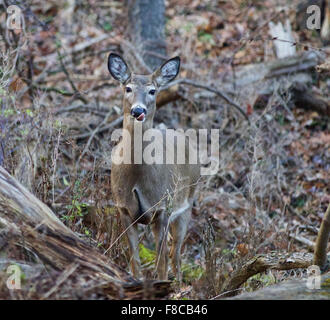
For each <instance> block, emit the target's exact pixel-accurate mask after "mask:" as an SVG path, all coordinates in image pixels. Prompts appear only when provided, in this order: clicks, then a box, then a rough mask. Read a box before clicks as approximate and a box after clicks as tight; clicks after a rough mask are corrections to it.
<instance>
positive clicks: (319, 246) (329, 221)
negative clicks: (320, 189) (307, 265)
mask: <svg viewBox="0 0 330 320" xmlns="http://www.w3.org/2000/svg"><path fill="white" fill-rule="evenodd" d="M329 235H330V204H329V206H328V209H327V211H326V212H325V214H324V217H323V220H322V223H321V227H320V231H319V233H318V235H317V240H316V245H315V251H314V264H316V265H318V266H319V267H320V269H321V270H325V269H327V267H328V261H327V247H328V243H329Z"/></svg>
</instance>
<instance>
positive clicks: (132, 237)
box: [119, 208, 141, 279]
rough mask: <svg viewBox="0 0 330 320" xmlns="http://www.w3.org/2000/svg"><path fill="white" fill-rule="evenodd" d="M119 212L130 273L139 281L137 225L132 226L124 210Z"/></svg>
mask: <svg viewBox="0 0 330 320" xmlns="http://www.w3.org/2000/svg"><path fill="white" fill-rule="evenodd" d="M119 212H120V219H121V222H122V224H123V226H124V229H125V230H126V235H127V239H128V245H129V251H130V264H131V269H132V273H133V276H134V277H135V278H138V279H139V278H141V262H140V256H139V234H138V230H137V224H136V223H135V224H132V219H131V217H130V216H129V214H128V211H127V210H126V209H123V208H120V209H119Z"/></svg>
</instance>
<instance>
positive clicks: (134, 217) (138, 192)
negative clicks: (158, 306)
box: [108, 53, 199, 281]
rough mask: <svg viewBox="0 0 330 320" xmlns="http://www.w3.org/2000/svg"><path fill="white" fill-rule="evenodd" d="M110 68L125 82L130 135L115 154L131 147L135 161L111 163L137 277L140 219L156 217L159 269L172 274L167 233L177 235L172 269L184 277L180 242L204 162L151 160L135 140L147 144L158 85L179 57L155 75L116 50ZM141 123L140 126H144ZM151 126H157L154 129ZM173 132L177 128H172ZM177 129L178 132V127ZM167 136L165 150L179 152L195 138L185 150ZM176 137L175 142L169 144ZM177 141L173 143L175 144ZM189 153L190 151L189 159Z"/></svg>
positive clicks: (176, 69)
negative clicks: (138, 70)
mask: <svg viewBox="0 0 330 320" xmlns="http://www.w3.org/2000/svg"><path fill="white" fill-rule="evenodd" d="M108 68H109V71H110V74H111V75H112V76H113V77H114V78H115V79H116V80H118V81H119V82H120V83H121V84H122V87H123V93H124V99H123V112H124V123H123V129H124V130H123V131H126V133H128V136H129V137H131V139H125V138H124V137H123V139H122V140H121V141H120V142H119V144H118V146H117V147H116V149H115V151H114V155H113V159H114V158H115V157H116V156H118V157H119V158H120V157H121V156H122V153H123V152H125V151H129V152H128V154H130V155H132V162H131V163H126V164H125V163H119V164H118V163H114V161H113V162H112V168H111V187H112V193H113V197H114V200H115V202H116V205H117V207H118V209H119V211H120V217H121V220H122V223H123V225H124V228H126V230H127V237H128V242H129V247H130V254H131V267H132V272H133V274H134V276H135V277H137V278H139V277H141V273H140V258H139V250H138V244H139V237H138V232H137V223H142V224H149V223H151V226H152V231H153V233H154V237H155V241H156V249H157V259H156V270H157V274H158V278H159V279H167V277H168V253H167V234H168V230H169V231H170V234H171V236H172V247H171V251H170V256H171V259H172V271H173V273H174V274H175V275H176V278H177V280H179V281H181V271H180V264H181V256H180V255H181V247H182V244H183V241H184V238H185V235H186V232H187V228H188V224H189V221H190V217H191V208H192V204H193V196H194V191H195V187H196V183H197V180H198V178H199V166H198V165H197V164H188V163H187V162H186V163H184V164H175V163H174V164H166V163H168V162H165V160H164V162H162V163H152V164H150V163H149V162H148V161H145V159H144V158H143V159H142V160H140V161H136V159H133V155H134V153H135V152H136V151H135V148H134V145H135V142H136V141H141V143H142V150H143V149H144V148H145V147H146V145H147V144H146V141H144V139H143V138H142V136H143V134H144V133H145V132H146V131H147V130H149V131H150V129H151V128H152V127H153V119H154V115H155V111H156V97H157V92H158V91H159V88H160V87H161V86H163V85H165V84H167V83H168V82H170V81H171V80H173V79H174V78H175V77H176V76H177V74H178V72H179V69H180V58H179V57H175V58H172V59H170V60H168V61H166V62H165V63H164V64H163V65H162V66H161V67H160V68H159V69H158V70H156V71H155V72H154V73H152V74H150V75H136V74H134V73H131V72H130V70H129V67H128V65H127V64H126V62H125V61H124V60H123V58H122V57H120V56H119V55H117V54H114V53H111V54H110V55H109V59H108ZM139 129H140V130H139ZM151 130H152V129H151ZM172 132H173V131H172ZM176 134H177V133H176ZM161 135H162V137H164V139H165V140H166V143H163V147H162V148H163V150H162V151H164V152H163V154H164V155H165V154H166V156H169V153H171V152H172V150H174V154H172V155H170V157H171V156H173V158H175V155H176V152H178V153H182V152H183V153H184V154H185V155H188V154H189V152H190V148H191V147H190V144H188V145H187V144H185V145H186V146H185V147H184V150H176V144H177V143H176V141H177V140H175V139H172V138H174V137H171V136H170V135H171V132H166V133H165V131H164V132H162V133H161ZM171 143H172V146H171V145H170V144H171ZM171 147H173V148H171ZM187 158H188V157H186V159H187Z"/></svg>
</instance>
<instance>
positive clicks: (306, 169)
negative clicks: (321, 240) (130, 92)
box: [0, 0, 330, 299]
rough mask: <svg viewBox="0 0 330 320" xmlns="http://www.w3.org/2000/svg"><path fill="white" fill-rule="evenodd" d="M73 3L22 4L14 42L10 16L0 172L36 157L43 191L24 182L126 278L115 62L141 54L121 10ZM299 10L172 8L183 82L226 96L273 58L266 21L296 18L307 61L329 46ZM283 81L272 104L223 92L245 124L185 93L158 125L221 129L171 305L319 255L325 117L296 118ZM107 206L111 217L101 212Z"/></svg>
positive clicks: (328, 144)
mask: <svg viewBox="0 0 330 320" xmlns="http://www.w3.org/2000/svg"><path fill="white" fill-rule="evenodd" d="M64 3H66V1H61V0H60V1H58V0H57V1H54V0H49V1H25V2H24V6H25V8H27V11H26V19H25V23H26V28H25V30H24V32H23V31H22V30H20V31H19V30H16V31H15V32H14V34H12V33H10V34H6V32H5V29H4V22H3V21H5V13H1V14H0V22H1V23H0V25H1V29H0V31H1V35H0V36H2V39H1V38H0V47H1V53H0V99H1V97H2V98H3V97H6V98H7V99H2V100H0V102H1V101H2V103H1V108H0V130H1V132H0V165H1V166H3V167H4V168H5V169H6V170H8V171H9V172H10V173H11V174H13V175H15V176H16V177H17V178H18V179H22V180H24V178H23V177H25V174H24V172H26V170H27V167H26V166H25V165H22V161H23V160H24V157H25V161H26V158H28V159H30V160H31V161H32V159H33V158H34V157H37V158H38V159H39V160H40V163H39V167H38V168H33V170H36V172H35V177H34V179H33V181H32V182H31V181H29V182H27V180H24V181H22V183H28V186H29V189H30V191H32V193H33V194H35V195H36V196H37V197H38V198H39V199H40V200H41V201H43V202H44V203H46V204H47V205H49V206H50V207H51V208H52V210H54V211H55V212H56V214H57V215H58V217H59V218H60V219H61V220H62V221H63V222H64V223H65V224H66V225H67V226H69V227H70V228H71V229H72V230H73V231H75V232H77V233H78V234H80V236H81V237H82V238H85V239H86V240H87V241H89V242H90V243H92V244H93V245H95V246H96V247H98V248H99V250H101V251H104V252H106V255H108V256H109V257H110V258H111V259H112V261H114V262H115V263H116V264H118V265H119V266H121V267H123V268H127V270H129V268H128V262H129V258H130V257H129V253H128V249H127V245H126V243H125V240H124V238H122V239H120V241H116V240H117V238H118V237H119V236H120V234H121V232H122V229H121V224H120V220H119V216H118V212H117V210H116V209H115V208H114V207H113V206H112V197H111V188H110V182H111V181H110V166H111V163H110V154H111V149H112V147H113V144H112V143H111V142H110V141H111V139H110V137H111V134H112V132H113V130H114V129H116V128H119V127H120V122H118V120H117V119H118V118H119V117H120V114H121V100H122V91H121V89H120V87H119V86H118V85H117V83H116V82H115V81H114V80H113V79H112V78H110V75H109V72H108V69H107V63H106V61H107V56H108V54H109V52H111V51H113V52H118V53H125V54H126V55H127V56H130V55H131V56H132V55H134V50H132V48H131V45H130V42H129V39H128V37H127V33H126V27H125V23H123V21H125V20H126V19H127V17H126V11H125V6H124V5H123V1H95V0H84V1H76V5H75V7H74V10H73V11H72V10H71V8H70V6H69V5H63V4H64ZM298 3H299V1H292V4H291V5H290V7H289V6H288V5H287V4H286V2H284V1H276V0H267V1H253V2H252V1H251V3H250V2H249V1H240V0H234V1H201V0H194V1H188V0H168V1H166V21H167V23H166V37H167V44H168V48H167V52H168V55H169V56H176V55H179V56H180V57H181V59H182V68H181V72H180V77H181V78H189V79H192V80H194V81H197V82H200V83H203V84H204V85H209V86H210V87H211V86H212V87H214V88H217V89H218V90H220V91H221V90H222V87H221V84H222V83H223V81H225V80H224V79H226V77H228V75H233V74H234V75H235V71H236V70H238V69H239V68H240V67H242V66H244V65H248V64H252V63H263V62H267V61H271V60H274V59H275V58H276V56H275V52H274V40H272V38H271V36H270V35H269V34H268V23H269V22H270V21H273V22H277V21H285V20H286V19H288V20H289V21H290V23H291V25H292V28H293V30H292V33H293V36H294V39H295V44H294V46H295V47H296V50H297V52H304V51H313V50H315V48H321V47H322V42H321V40H320V38H319V35H318V33H317V32H316V31H310V30H307V29H303V28H301V26H300V25H299V14H298V13H297V10H296V8H297V5H298ZM46 26H47V27H46ZM324 50H325V51H326V50H328V51H326V53H327V54H329V48H328V49H326V48H325V49H324ZM133 67H134V66H133ZM133 69H134V68H133ZM310 74H311V76H312V79H313V81H312V83H311V84H310V87H312V89H313V91H314V92H316V93H317V94H318V95H319V96H322V97H323V98H324V99H327V101H328V102H329V98H330V97H329V92H330V90H329V88H330V78H329V77H320V76H319V75H318V73H317V72H316V71H315V70H311V71H310ZM283 78H284V79H283ZM283 78H281V79H274V80H273V83H272V85H273V86H274V88H275V89H273V91H272V93H271V94H268V95H267V96H263V95H260V96H258V95H256V94H255V92H250V93H249V94H246V92H244V94H243V93H240V92H238V91H237V90H236V88H235V81H233V83H232V89H231V90H230V92H227V94H230V96H231V99H233V100H235V101H236V102H237V103H238V104H239V105H240V107H241V108H242V109H243V111H244V112H245V113H246V114H247V115H248V118H249V123H248V122H247V121H246V119H245V118H244V117H242V115H241V114H240V113H239V112H237V110H235V109H234V108H233V107H232V106H231V105H229V104H227V103H226V102H225V101H223V100H222V99H221V98H219V97H217V96H214V95H211V94H210V93H209V92H207V91H205V90H203V89H198V88H194V87H191V86H189V87H188V86H185V85H180V87H179V88H178V91H179V95H180V97H179V99H177V100H176V101H173V102H171V103H169V104H167V105H164V106H162V107H161V108H160V109H159V110H158V111H157V114H156V116H155V125H156V126H158V125H160V124H162V126H166V127H168V128H183V129H187V128H191V127H192V128H207V129H211V128H220V142H221V150H220V167H219V171H218V173H217V174H215V175H213V176H209V177H207V178H206V179H204V180H203V182H202V183H201V184H200V185H199V186H198V192H197V193H196V201H195V204H194V208H193V219H192V222H191V224H190V227H189V231H188V234H187V238H186V241H185V246H184V251H183V253H182V260H183V279H184V281H183V284H182V285H181V286H180V285H176V287H175V292H174V293H173V294H172V296H171V298H173V299H210V298H214V297H216V296H217V295H218V294H219V290H220V288H221V286H222V284H223V282H224V280H225V279H226V278H227V277H228V276H229V275H230V274H231V273H232V272H233V271H234V270H236V269H237V268H239V267H240V266H242V265H243V263H244V262H246V261H247V260H248V259H249V258H251V257H253V256H255V255H256V254H259V253H268V252H271V251H278V252H312V250H313V243H314V241H315V239H316V235H317V231H318V228H319V226H320V223H321V220H322V217H323V215H324V212H325V211H326V208H327V206H328V204H329V201H330V193H329V186H330V183H329V181H330V180H329V178H330V132H329V117H328V115H327V114H322V113H320V112H318V111H315V110H310V109H309V108H308V106H306V107H305V108H304V109H301V108H298V107H297V106H296V105H295V104H294V103H293V102H292V100H291V97H290V94H288V91H285V90H284V89H283V87H281V86H280V83H281V82H283V81H285V77H283ZM234 79H235V77H234ZM277 83H278V84H279V86H276V84H277ZM257 85H259V84H256V86H257ZM276 88H281V89H280V90H277V89H276ZM22 159H23V160H22ZM30 160H28V161H30ZM32 162H33V161H32ZM31 170H32V169H31ZM102 207H103V208H105V207H106V209H103V211H105V213H106V214H104V216H102V217H101V216H99V215H97V214H95V212H96V211H97V210H96V209H97V208H102ZM150 233H151V232H150V227H148V226H147V227H141V239H140V255H141V259H142V262H143V273H144V275H145V276H147V277H150V276H151V275H152V271H153V263H154V257H155V251H154V245H153V241H152V237H151V236H150ZM302 276H304V271H303V270H301V272H299V270H298V271H297V270H296V271H292V272H288V271H286V272H284V271H269V272H266V273H264V274H258V275H256V276H254V277H252V278H251V279H250V280H249V281H248V282H247V283H246V284H245V285H244V287H243V289H242V290H243V291H252V290H255V289H257V288H260V287H264V286H267V285H269V284H273V283H277V282H280V281H282V280H284V279H287V278H288V277H290V278H291V277H302Z"/></svg>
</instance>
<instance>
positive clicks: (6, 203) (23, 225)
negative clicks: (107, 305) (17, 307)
mask: <svg viewBox="0 0 330 320" xmlns="http://www.w3.org/2000/svg"><path fill="white" fill-rule="evenodd" d="M11 247H15V248H16V251H17V248H24V250H25V251H27V252H30V253H31V252H32V253H33V257H37V261H34V260H35V259H32V260H33V261H32V265H34V266H35V267H36V268H34V267H33V270H37V269H38V267H40V261H41V262H42V264H43V265H45V266H47V273H46V279H45V275H44V276H43V277H39V278H38V277H37V276H36V277H35V278H34V279H33V281H32V285H33V284H36V283H38V285H40V286H41V288H39V290H38V291H36V290H34V291H32V293H31V292H30V291H29V290H28V289H26V291H24V288H22V289H23V290H19V291H20V293H19V294H20V297H22V295H24V294H26V295H27V296H28V297H31V294H34V295H33V296H32V297H33V298H34V299H40V298H41V299H45V298H50V297H52V298H59V299H61V298H62V296H61V295H60V293H59V292H60V291H59V287H61V288H62V287H63V286H64V287H65V284H66V283H67V278H70V277H71V278H74V280H71V281H72V282H73V283H74V286H73V287H72V285H71V284H69V287H68V285H67V286H66V287H67V288H66V292H67V294H69V295H70V296H69V298H72V296H71V293H70V292H76V294H77V295H78V294H79V295H80V294H81V292H86V290H93V289H92V288H97V289H98V290H101V294H102V297H103V298H107V299H142V298H149V299H150V298H156V297H157V298H160V297H164V296H166V295H167V294H168V293H169V292H170V290H171V289H170V282H169V281H153V280H150V281H144V282H142V281H139V280H137V279H134V278H133V277H132V276H130V275H129V273H127V272H126V271H125V270H123V269H121V268H120V267H118V266H117V265H116V264H114V263H113V262H111V261H109V259H108V258H107V257H106V256H105V255H103V254H102V253H101V252H100V251H99V250H97V249H96V248H95V247H93V246H92V245H91V244H88V243H86V242H85V241H84V240H82V239H80V238H79V237H78V236H77V235H76V234H75V233H74V232H73V231H71V230H70V229H69V228H67V227H66V226H65V225H64V224H63V223H62V222H61V221H60V220H59V219H58V218H57V217H56V216H55V214H54V213H53V212H52V211H51V210H50V209H49V208H48V207H47V206H46V205H45V204H43V203H42V202H41V201H39V200H38V199H37V198H36V197H35V196H34V195H32V194H31V193H30V192H29V191H28V190H27V189H26V188H25V187H23V186H22V185H21V184H20V183H19V182H18V181H17V180H16V179H14V178H13V177H12V176H10V175H9V174H8V172H6V170H5V169H3V168H2V167H1V166H0V252H1V255H0V257H1V260H3V259H4V260H5V261H8V260H10V258H11V257H10V255H12V251H13V250H9V252H7V251H8V248H11ZM38 261H39V263H38ZM0 265H1V264H0ZM54 272H55V273H54ZM56 272H57V273H56ZM59 272H60V273H61V274H60V276H58V273H59ZM0 273H1V270H0ZM54 274H57V277H58V278H57V281H56V284H55V288H56V290H55V289H53V288H54V279H53V278H52V275H54ZM7 277H8V276H7ZM63 278H65V280H66V281H64V280H63ZM0 279H2V277H1V276H0ZM43 283H46V284H47V285H42V284H43ZM86 283H91V285H90V286H91V287H87V288H86ZM62 289H63V288H62ZM5 291H6V286H5V283H3V281H0V299H1V296H2V294H3V295H5V294H7V296H10V294H12V293H8V289H7V292H5ZM56 294H57V296H56ZM98 294H100V293H99V292H98ZM83 298H90V296H84V297H83Z"/></svg>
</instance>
